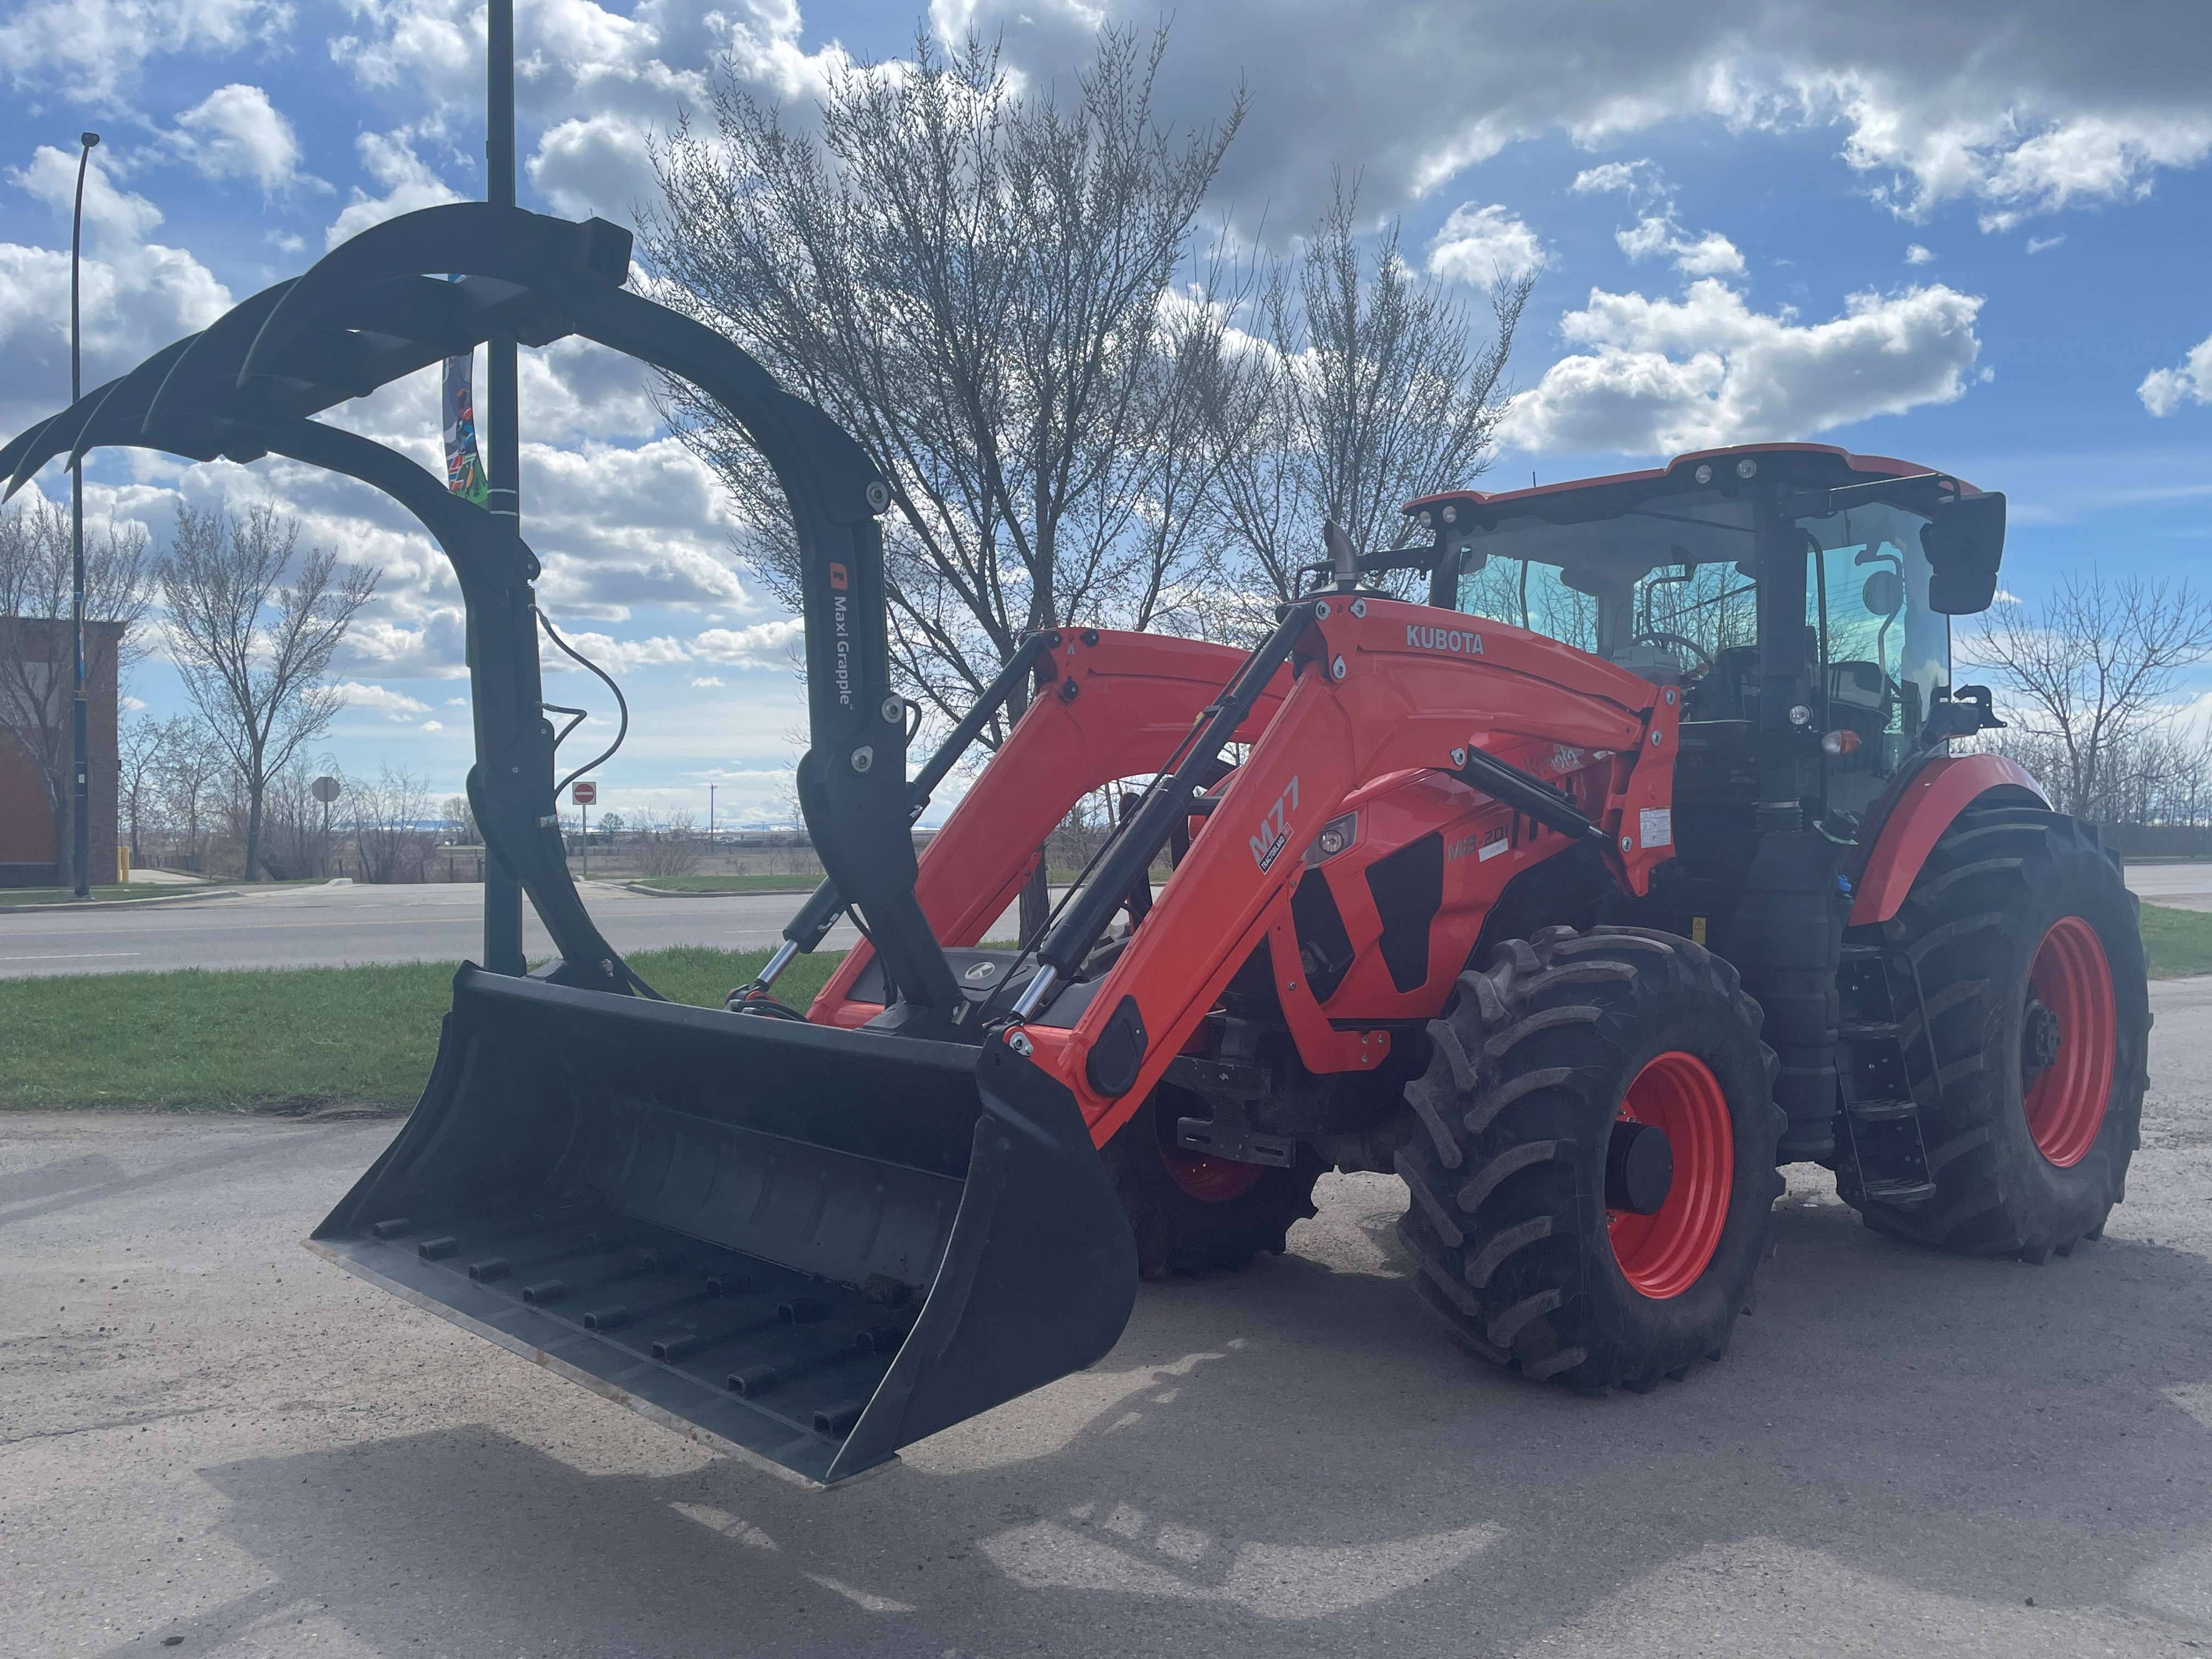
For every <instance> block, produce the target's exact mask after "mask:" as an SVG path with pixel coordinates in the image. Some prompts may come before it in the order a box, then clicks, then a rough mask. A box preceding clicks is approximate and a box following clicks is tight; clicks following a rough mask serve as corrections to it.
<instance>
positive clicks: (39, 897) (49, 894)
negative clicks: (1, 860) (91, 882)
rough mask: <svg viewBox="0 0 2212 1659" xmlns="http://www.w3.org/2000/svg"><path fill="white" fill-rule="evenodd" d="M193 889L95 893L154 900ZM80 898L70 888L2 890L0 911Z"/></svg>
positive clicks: (151, 886)
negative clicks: (18, 906) (26, 905)
mask: <svg viewBox="0 0 2212 1659" xmlns="http://www.w3.org/2000/svg"><path fill="white" fill-rule="evenodd" d="M191 891H192V889H191V888H189V887H185V886H181V885H179V884H173V883H161V884H155V883H153V882H139V883H136V884H132V885H131V886H129V887H118V886H113V885H109V886H98V885H95V886H94V888H93V890H92V896H93V897H94V898H96V899H152V898H174V897H175V896H177V895H178V894H179V893H189V892H191ZM76 902H77V896H76V894H75V893H73V892H71V891H70V890H69V889H68V888H66V887H0V909H4V908H9V907H10V906H15V905H25V904H74V903H76Z"/></svg>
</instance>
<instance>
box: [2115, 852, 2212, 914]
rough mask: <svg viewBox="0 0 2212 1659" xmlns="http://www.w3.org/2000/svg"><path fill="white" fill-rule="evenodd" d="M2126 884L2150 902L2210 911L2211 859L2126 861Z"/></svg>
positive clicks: (2211, 905)
mask: <svg viewBox="0 0 2212 1659" xmlns="http://www.w3.org/2000/svg"><path fill="white" fill-rule="evenodd" d="M2128 885H2129V887H2130V888H2131V889H2133V890H2134V891H2135V892H2136V895H2137V896H2140V897H2142V898H2143V899H2146V900H2148V902H2151V903H2153V904H2171V905H2173V906H2176V907H2177V908H2180V909H2184V910H2212V862H2207V863H2203V864H2130V866H2128Z"/></svg>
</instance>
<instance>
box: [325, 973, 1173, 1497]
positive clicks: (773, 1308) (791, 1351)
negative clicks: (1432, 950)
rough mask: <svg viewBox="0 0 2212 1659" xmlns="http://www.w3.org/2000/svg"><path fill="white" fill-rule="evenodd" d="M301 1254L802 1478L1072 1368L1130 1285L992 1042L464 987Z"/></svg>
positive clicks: (1073, 1162) (1129, 1267)
mask: <svg viewBox="0 0 2212 1659" xmlns="http://www.w3.org/2000/svg"><path fill="white" fill-rule="evenodd" d="M308 1248H309V1249H313V1250H315V1251H317V1252H318V1253H319V1254H321V1255H326V1256H328V1257H330V1258H331V1260H333V1261H337V1262H338V1263H340V1264H341V1265H342V1266H343V1267H347V1268H348V1269H349V1270H350V1271H352V1272H354V1273H358V1274H360V1275H361V1276H362V1278H364V1279H369V1280H371V1281H373V1282H374V1283H376V1284H378V1285H382V1286H384V1287H385V1288H386V1289H387V1290H389V1291H393V1292H394V1293H395V1294H397V1295H399V1296H402V1297H405V1298H406V1299H407V1300H409V1301H410V1302H412V1303H414V1304H416V1305H417V1306H419V1307H422V1308H427V1309H428V1310H430V1311H431V1312H433V1313H435V1314H438V1315H440V1316H442V1317H444V1318H447V1319H450V1320H452V1321H453V1322H454V1323H456V1324H458V1325H461V1326H464V1327H465V1328H468V1329H470V1330H473V1331H475V1332H477V1333H478V1334H481V1335H483V1336H486V1337H489V1338H490V1339H491V1340H493V1341H494V1342H496V1343H498V1344H499V1345H500V1346H502V1347H505V1348H509V1349H512V1350H513V1351H514V1352H517V1353H520V1354H523V1355H525V1356H526V1357H527V1358H531V1359H534V1360H536V1361H537V1362H538V1364H542V1365H544V1366H546V1367H547V1368H548V1369H550V1370H555V1371H557V1372H559V1373H561V1374H562V1376H568V1377H569V1378H571V1379H573V1380H574V1381H575V1382H578V1383H582V1384H584V1385H585V1386H586V1388H589V1389H593V1390H595V1391H597V1392H599V1393H600V1394H603V1395H608V1396H609V1397H610V1398H612V1399H616V1400H619V1401H623V1403H625V1404H627V1405H629V1406H630V1407H632V1408H633V1409H635V1410H636V1411H638V1412H641V1413H643V1414H645V1415H646V1416H648V1417H652V1418H654V1419H658V1420H659V1421H662V1422H664V1423H667V1424H669V1425H671V1426H673V1427H677V1428H679V1429H683V1430H684V1431H688V1432H693V1433H696V1434H701V1435H703V1436H705V1437H708V1438H710V1439H712V1440H714V1441H716V1442H720V1443H724V1444H726V1445H727V1446H729V1447H732V1448H734V1449H738V1450H739V1451H742V1452H745V1453H749V1454H751V1455H754V1456H757V1457H758V1458H761V1459H763V1460H765V1461H766V1462H769V1464H772V1465H774V1466H775V1467H777V1468H781V1469H784V1470H787V1471H789V1472H791V1473H792V1474H796V1475H798V1476H799V1477H801V1478H803V1479H805V1480H812V1481H820V1482H825V1483H826V1482H830V1481H835V1480H842V1479H843V1478H844V1477H846V1476H848V1475H852V1474H858V1473H860V1471H861V1470H863V1469H866V1468H872V1467H873V1466H875V1465H877V1464H879V1463H881V1462H884V1461H885V1460H886V1459H888V1458H890V1456H891V1455H892V1454H893V1453H894V1452H895V1451H896V1449H898V1448H899V1447H901V1446H902V1445H906V1444H908V1443H910V1442H912V1441H915V1440H918V1439H920V1438H921V1437H923V1436H924V1435H927V1434H933V1433H934V1432H936V1431H938V1430H939V1429H942V1428H945V1427H946V1426H948V1425H951V1424H954V1423H957V1422H959V1421H961V1420H962V1419H964V1418H969V1417H973V1416H974V1415H975V1414H976V1413H979V1412H982V1411H986V1410H988V1409H989V1408H990V1407H993V1406H995V1405H998V1404H1000V1403H1001V1402H1002V1401H1007V1400H1011V1399H1012V1398H1013V1397H1014V1396H1015V1395H1019V1394H1023V1393H1025V1392H1027V1391H1028V1390H1029V1389H1034V1388H1037V1387H1040V1386H1041V1385H1042V1384H1043V1383H1048V1382H1050V1381H1052V1380H1053V1379H1054V1377H1058V1376H1066V1374H1067V1373H1069V1372H1070V1371H1075V1370H1082V1369H1083V1368H1084V1367H1085V1366H1086V1365H1089V1364H1091V1363H1093V1362H1094V1361H1096V1360H1097V1359H1098V1358H1100V1357H1101V1356H1102V1355H1103V1354H1104V1353H1105V1352H1107V1350H1108V1349H1109V1348H1111V1347H1112V1346H1114V1343H1115V1341H1116V1340H1118V1339H1119V1337H1120V1336H1121V1328H1122V1326H1123V1324H1124V1323H1125V1322H1127V1319H1128V1316H1129V1309H1130V1304H1131V1302H1132V1300H1133V1297H1134V1295H1135V1290H1136V1278H1137V1273H1136V1252H1135V1248H1134V1246H1133V1243H1132V1242H1131V1239H1130V1235H1129V1228H1128V1224H1127V1220H1126V1219H1125V1218H1123V1216H1122V1213H1121V1206H1120V1204H1119V1203H1118V1202H1117V1200H1115V1196H1114V1193H1113V1189H1112V1188H1111V1186H1110V1185H1109V1182H1108V1181H1107V1178H1106V1175H1105V1171H1104V1169H1103V1165H1102V1164H1100V1162H1099V1159H1098V1155H1097V1152H1096V1151H1095V1150H1094V1149H1093V1148H1092V1146H1091V1138H1090V1135H1089V1133H1087V1132H1086V1130H1085V1127H1084V1123H1083V1120H1082V1117H1081V1115H1080V1114H1079V1112H1078V1110H1077V1109H1076V1105H1075V1103H1074V1100H1073V1097H1071V1096H1070V1095H1069V1094H1068V1093H1067V1092H1066V1090H1064V1089H1062V1088H1061V1087H1060V1085H1058V1084H1057V1083H1056V1082H1054V1080H1053V1079H1051V1078H1050V1077H1048V1075H1046V1074H1045V1073H1043V1072H1042V1071H1041V1070H1039V1069H1038V1068H1037V1067H1036V1066H1032V1065H1030V1063H1029V1062H1028V1061H1027V1060H1024V1059H1022V1058H1021V1057H1020V1056H1018V1054H1014V1053H1013V1052H1012V1050H1011V1049H1009V1048H1007V1047H1006V1044H1005V1043H1003V1042H997V1041H993V1042H987V1043H986V1044H985V1045H984V1046H983V1047H982V1048H980V1049H978V1048H967V1047H963V1046H957V1045H954V1044H951V1043H944V1042H925V1041H921V1040H919V1039H915V1038H909V1037H900V1036H886V1035H881V1034H878V1033H874V1032H866V1031H845V1030H831V1029H829V1028H825V1027H822V1026H817V1025H809V1024H799V1023H798V1022H796V1021H787V1020H774V1019H765V1018H758V1017H756V1016H750V1015H738V1014H729V1013H724V1012H720V1011H718V1010H714V1009H706V1008H689V1007H681V1006H676V1005H674V1004H671V1003H664V1002H653V1001H649V1000H643V999H639V998H633V997H625V996H613V995H608V994H602V993H599V992H594V991H580V990H572V989H568V988H567V987H561V986H555V985H549V984H544V983H542V982H540V981H535V980H527V979H514V978H508V977H506V976H503V975H496V974H488V973H484V972H483V971H481V970H479V969H475V968H464V969H461V971H460V972H459V975H456V976H455V978H454V981H453V1012H451V1013H449V1014H448V1015H447V1017H446V1022H445V1028H444V1031H443V1034H442V1036H441V1040H440V1042H439V1048H438V1060H437V1065H436V1067H435V1069H434V1070H433V1072H432V1073H431V1076H430V1082H429V1085H428V1088H427V1089H426V1090H425V1091H423V1096H422V1103H421V1104H420V1105H419V1106H418V1107H417V1108H416V1111H415V1114H414V1115H413V1116H412V1117H411V1118H410V1120H409V1121H408V1123H407V1125H406V1127H405V1128H404V1129H403V1130H402V1131H401V1132H400V1133H399V1136H398V1139H395V1140H394V1141H393V1142H392V1146H390V1148H388V1149H387V1150H386V1152H385V1154H384V1156H383V1157H382V1158H379V1159H378V1160H377V1162H376V1164H374V1166H373V1167H372V1168H371V1169H370V1170H369V1171H368V1174H367V1175H365V1176H362V1178H361V1180H360V1181H359V1182H356V1184H355V1186H354V1188H353V1190H352V1191H351V1192H350V1193H349V1194H347V1195H346V1197H345V1200H344V1201H343V1203H341V1204H340V1205H339V1206H337V1209H336V1210H334V1211H332V1212H331V1215H330V1217H329V1218H328V1219H326V1220H325V1222H324V1223H323V1225H321V1226H320V1227H319V1228H317V1229H316V1230H315V1232H314V1235H313V1237H312V1238H311V1239H310V1240H309V1241H308Z"/></svg>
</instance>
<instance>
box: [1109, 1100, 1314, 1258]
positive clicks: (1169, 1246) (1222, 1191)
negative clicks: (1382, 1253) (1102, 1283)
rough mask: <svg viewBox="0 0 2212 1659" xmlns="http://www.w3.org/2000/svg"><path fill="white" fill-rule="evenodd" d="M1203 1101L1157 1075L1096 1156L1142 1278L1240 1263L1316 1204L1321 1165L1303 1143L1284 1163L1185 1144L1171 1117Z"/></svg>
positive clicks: (1275, 1243)
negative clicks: (1124, 1220) (1251, 1160)
mask: <svg viewBox="0 0 2212 1659" xmlns="http://www.w3.org/2000/svg"><path fill="white" fill-rule="evenodd" d="M1205 1114H1206V1107H1205V1104H1204V1103H1202V1102H1200V1101H1199V1100H1197V1099H1196V1098H1194V1097H1191V1096H1188V1095H1185V1094H1182V1092H1181V1091H1177V1090H1176V1089H1174V1088H1172V1087H1170V1086H1169V1085H1164V1084H1163V1085H1160V1086H1159V1087H1158V1088H1157V1089H1155V1090H1154V1091H1152V1097H1151V1098H1149V1099H1148V1100H1146V1102H1145V1103H1144V1104H1143V1105H1142V1106H1141V1107H1139V1109H1138V1110H1137V1115H1135V1116H1134V1117H1133V1118H1131V1119H1130V1120H1129V1121H1127V1123H1125V1124H1123V1125H1122V1126H1121V1128H1120V1129H1118V1130H1116V1131H1115V1134H1114V1137H1113V1139H1110V1140H1109V1141H1108V1142H1107V1143H1106V1146H1105V1147H1104V1149H1103V1152H1102V1154H1101V1155H1102V1156H1103V1158H1105V1160H1106V1173H1107V1175H1108V1176H1109V1178H1111V1180H1112V1181H1113V1182H1114V1191H1115V1194H1116V1195H1117V1196H1118V1197H1119V1198H1120V1199H1121V1209H1122V1212H1123V1213H1124V1214H1126V1215H1127V1217H1128V1218H1129V1229H1130V1231H1132V1232H1133V1233H1134V1234H1135V1235H1136V1239H1137V1271H1138V1273H1139V1274H1141V1275H1142V1276H1143V1277H1145V1278H1146V1279H1166V1278H1168V1277H1170V1275H1172V1274H1175V1273H1215V1272H1218V1271H1220V1270H1222V1269H1224V1268H1228V1267H1243V1265H1244V1264H1245V1263H1246V1262H1247V1261H1250V1260H1251V1259H1252V1258H1253V1257H1254V1256H1255V1255H1263V1254H1265V1255H1281V1254H1282V1253H1283V1249H1284V1246H1285V1235H1286V1234H1287V1233H1288V1232H1289V1231H1290V1230H1291V1223H1293V1222H1296V1221H1302V1220H1304V1219H1305V1218H1307V1217H1309V1216H1310V1215H1312V1214H1313V1213H1314V1202H1313V1189H1314V1182H1316V1181H1317V1180H1319V1179H1320V1178H1321V1172H1322V1165H1321V1164H1320V1162H1319V1160H1318V1159H1316V1158H1315V1157H1314V1155H1313V1153H1312V1152H1310V1151H1309V1150H1307V1149H1306V1148H1304V1147H1303V1146H1301V1147H1300V1148H1299V1149H1298V1154H1297V1158H1298V1161H1297V1163H1296V1164H1293V1165H1292V1166H1291V1168H1289V1169H1278V1168H1276V1167H1274V1166H1273V1165H1269V1164H1245V1163H1241V1162H1239V1161H1237V1160H1235V1159H1232V1158H1212V1157H1208V1156H1206V1154H1203V1153H1199V1152H1185V1151H1183V1150H1182V1148H1180V1147H1178V1146H1176V1144H1175V1139H1174V1129H1175V1120H1176V1118H1177V1117H1182V1116H1186V1115H1188V1116H1204V1115H1205Z"/></svg>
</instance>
